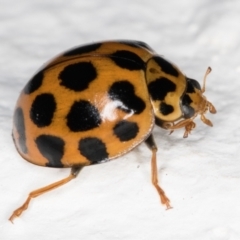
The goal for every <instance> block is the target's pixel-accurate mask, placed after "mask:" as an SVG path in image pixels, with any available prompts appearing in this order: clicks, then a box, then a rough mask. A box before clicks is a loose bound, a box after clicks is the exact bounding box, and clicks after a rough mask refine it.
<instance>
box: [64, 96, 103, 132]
mask: <svg viewBox="0 0 240 240" xmlns="http://www.w3.org/2000/svg"><path fill="white" fill-rule="evenodd" d="M100 123H101V117H100V114H99V112H98V109H97V108H96V107H95V106H94V105H92V104H91V103H90V102H88V101H85V100H80V101H78V102H74V104H73V105H72V107H71V109H70V111H69V113H68V115H67V125H68V127H69V128H70V130H71V131H73V132H78V131H87V130H90V129H93V128H96V127H98V126H99V125H100Z"/></svg>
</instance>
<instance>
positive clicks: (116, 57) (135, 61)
mask: <svg viewBox="0 0 240 240" xmlns="http://www.w3.org/2000/svg"><path fill="white" fill-rule="evenodd" d="M109 57H110V58H111V59H112V60H113V61H114V62H115V64H116V65H118V66H119V67H121V68H125V69H128V70H144V69H145V62H144V61H143V60H142V59H141V58H140V57H139V56H138V55H137V54H135V53H133V52H130V51H126V50H119V51H116V52H115V53H113V54H111V55H110V56H109Z"/></svg>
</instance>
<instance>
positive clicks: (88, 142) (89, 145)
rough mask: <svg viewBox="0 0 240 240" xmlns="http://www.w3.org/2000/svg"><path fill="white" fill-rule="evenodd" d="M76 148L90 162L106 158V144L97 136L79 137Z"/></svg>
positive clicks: (93, 162)
mask: <svg viewBox="0 0 240 240" xmlns="http://www.w3.org/2000/svg"><path fill="white" fill-rule="evenodd" d="M78 150H79V151H80V153H81V154H82V155H83V156H84V157H85V158H87V159H88V160H89V161H90V162H91V163H92V164H95V163H98V162H101V161H104V160H107V159H108V152H107V149H106V145H105V144H104V142H102V140H100V139H98V138H94V137H87V138H83V139H81V140H80V141H79V145H78Z"/></svg>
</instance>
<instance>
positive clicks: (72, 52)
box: [63, 43, 102, 57]
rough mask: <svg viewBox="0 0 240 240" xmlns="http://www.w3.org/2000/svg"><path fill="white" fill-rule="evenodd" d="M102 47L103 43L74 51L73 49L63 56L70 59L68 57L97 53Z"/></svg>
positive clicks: (77, 48)
mask: <svg viewBox="0 0 240 240" xmlns="http://www.w3.org/2000/svg"><path fill="white" fill-rule="evenodd" d="M101 45H102V44H101V43H94V44H90V45H86V46H80V47H76V48H74V49H71V50H69V51H67V52H65V53H64V54H63V56H65V57H68V56H74V55H79V54H86V53H90V52H92V51H96V50H97V49H98V48H100V47H101Z"/></svg>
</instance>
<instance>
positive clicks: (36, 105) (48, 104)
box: [30, 93, 56, 127]
mask: <svg viewBox="0 0 240 240" xmlns="http://www.w3.org/2000/svg"><path fill="white" fill-rule="evenodd" d="M55 110H56V102H55V98H54V96H53V95H52V94H50V93H43V94H41V95H38V96H37V97H36V98H35V99H34V101H33V103H32V106H31V109H30V118H31V120H32V121H33V123H34V124H36V125H37V126H38V127H46V126H49V125H50V124H51V122H52V119H53V115H54V112H55Z"/></svg>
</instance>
